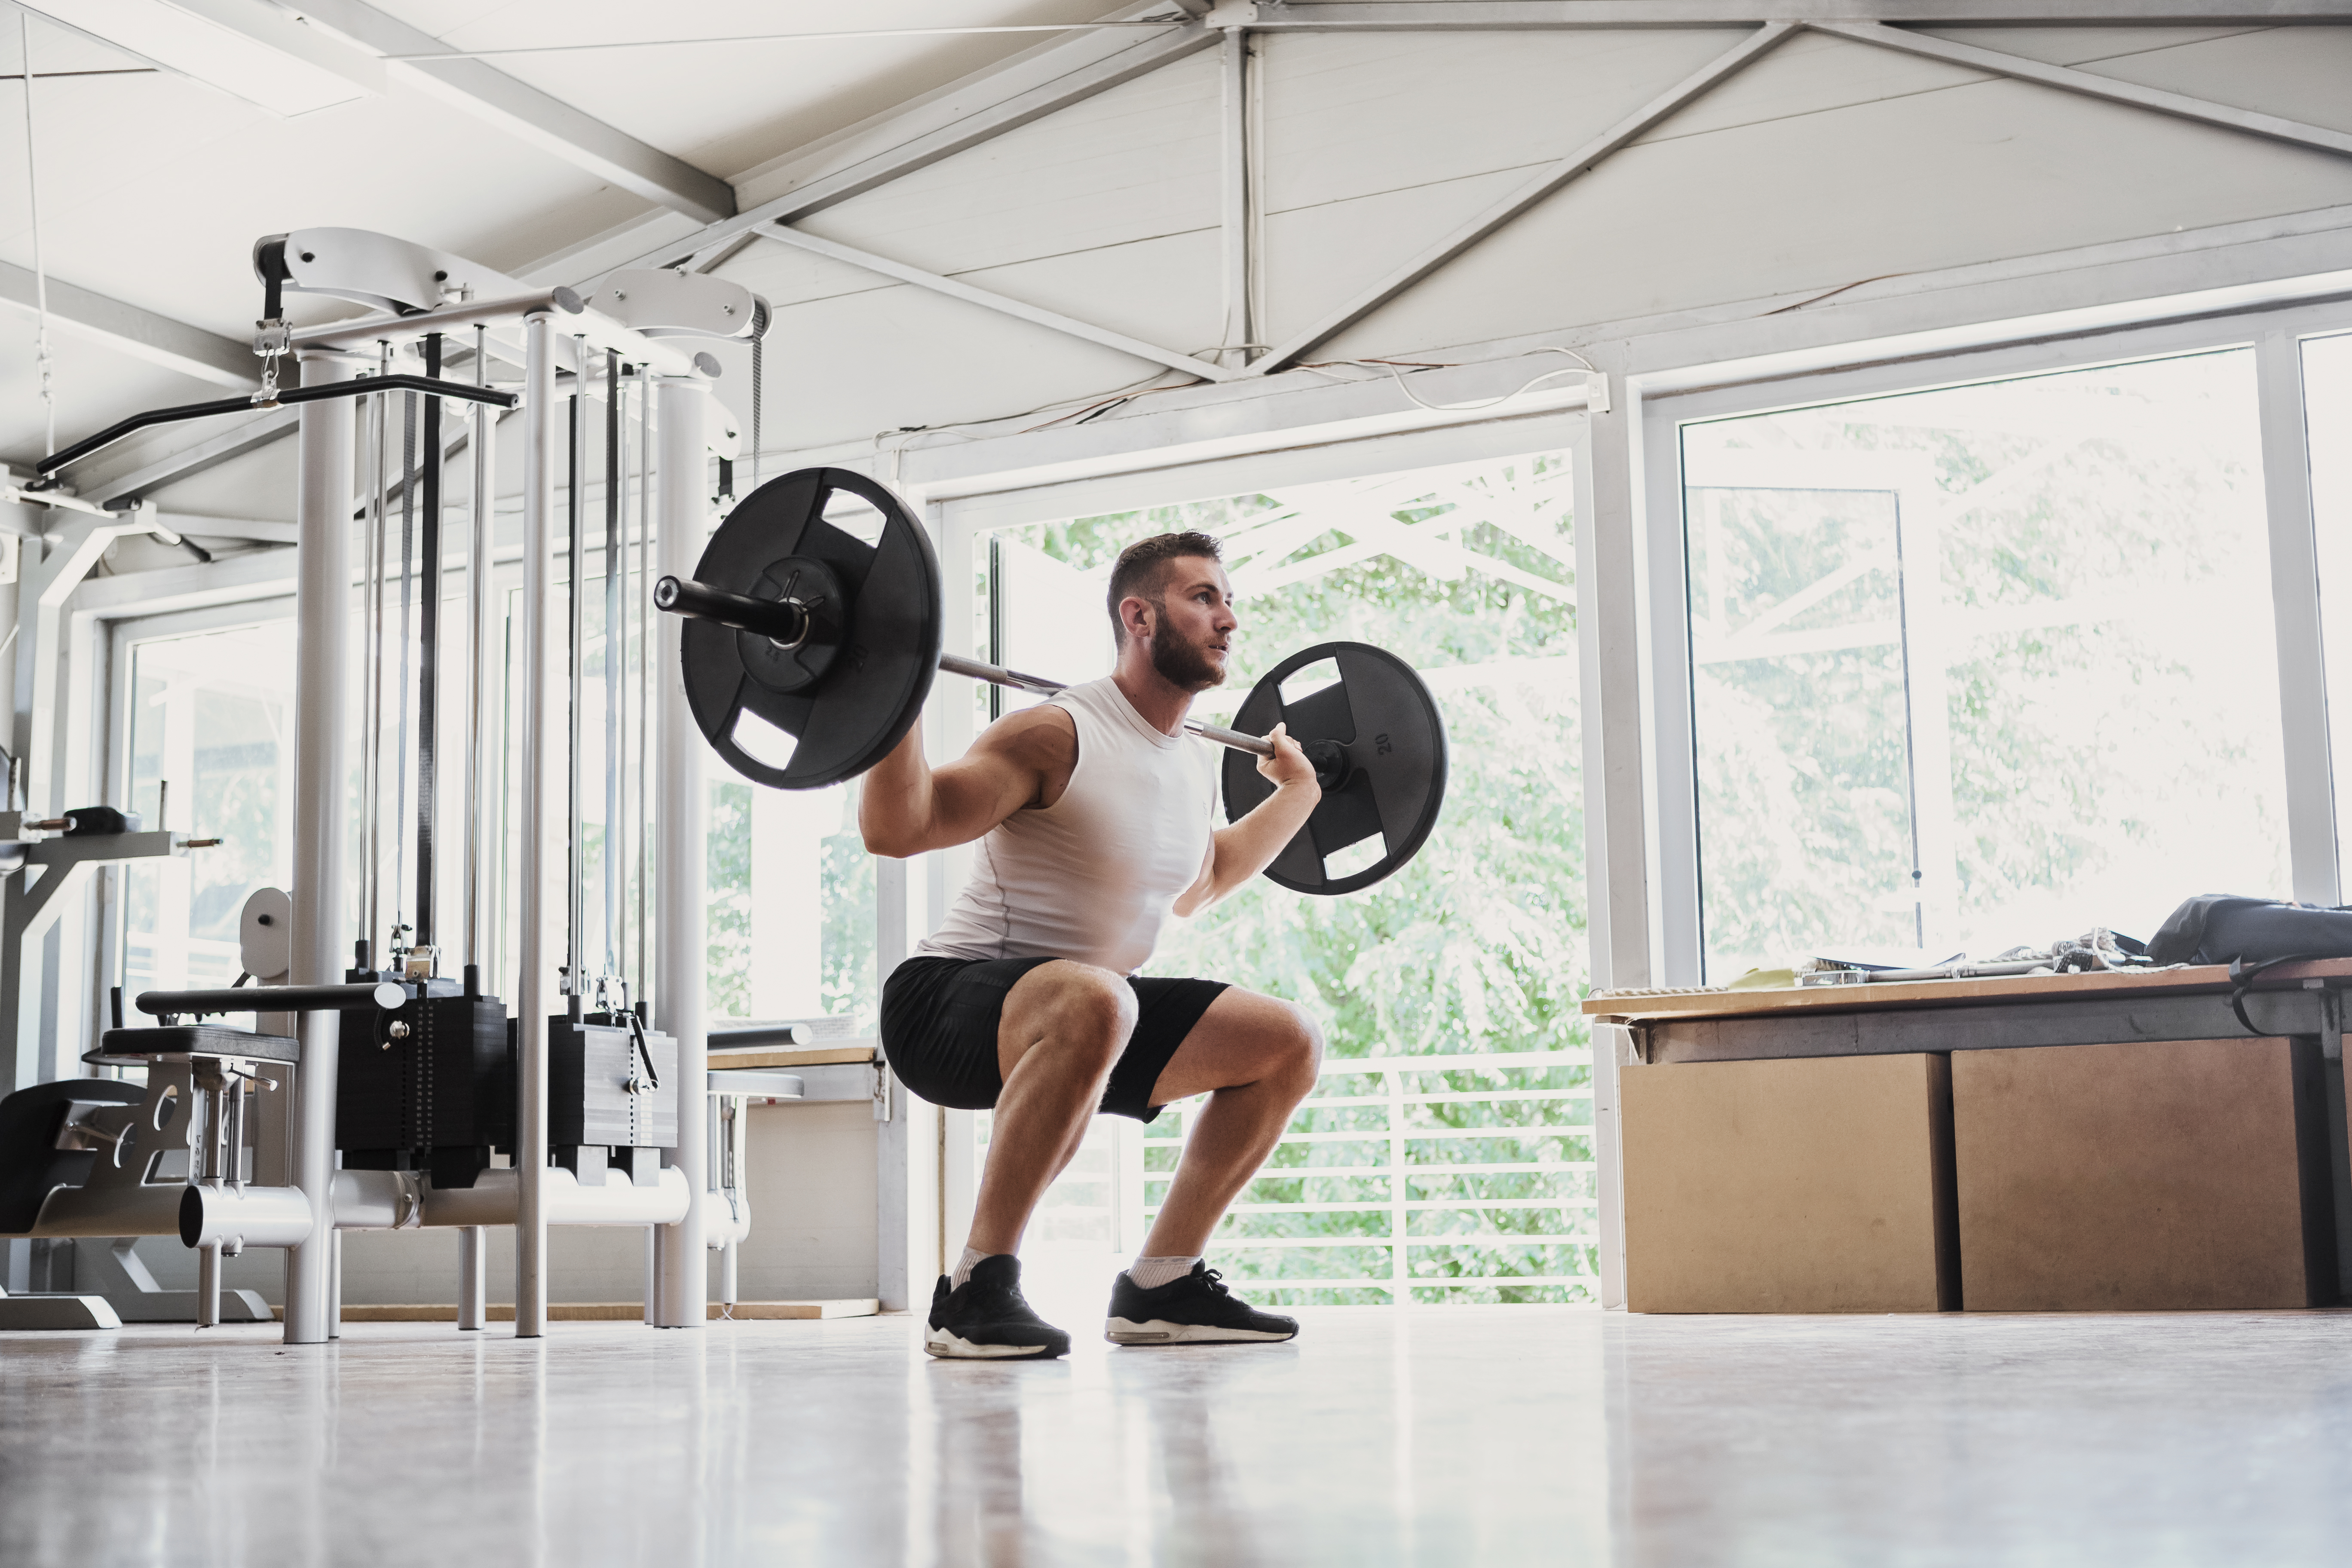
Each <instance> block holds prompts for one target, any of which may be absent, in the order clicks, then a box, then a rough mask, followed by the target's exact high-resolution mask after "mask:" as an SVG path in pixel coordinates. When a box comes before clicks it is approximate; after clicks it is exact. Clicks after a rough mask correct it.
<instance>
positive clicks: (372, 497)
mask: <svg viewBox="0 0 2352 1568" xmlns="http://www.w3.org/2000/svg"><path fill="white" fill-rule="evenodd" d="M376 374H377V375H379V376H386V375H390V374H392V345H391V344H390V343H382V344H379V345H378V347H377V361H376ZM388 401H389V397H388V395H386V394H383V393H377V394H376V395H373V396H372V397H370V398H369V399H368V400H367V405H368V454H367V463H368V534H367V552H368V557H367V566H366V569H365V570H366V582H367V591H366V595H365V599H364V608H363V609H362V616H363V618H364V625H365V628H366V631H367V639H368V645H367V675H366V680H367V689H366V691H365V692H364V693H363V695H362V700H364V701H365V703H366V704H367V723H366V730H365V736H364V738H363V739H362V742H361V744H360V822H361V823H362V826H364V827H365V828H366V830H367V850H366V853H365V856H364V857H363V858H362V862H361V865H360V911H361V914H360V921H361V924H360V940H361V941H362V942H366V943H367V950H366V952H363V953H361V954H358V955H356V956H358V957H359V959H360V961H361V963H362V964H363V965H364V966H365V967H367V968H370V969H381V968H382V967H383V954H382V953H381V952H379V951H378V950H377V948H376V944H375V939H376V933H377V932H378V931H382V930H383V924H382V921H381V917H382V915H383V867H382V860H383V548H384V531H385V528H384V510H385V508H384V497H385V496H386V495H388V494H389V493H390V491H391V481H390V480H389V479H386V478H385V475H384V465H385V463H386V462H388V461H389V460H390V452H389V449H388V446H387V442H386V437H385V429H384V419H385V408H384V405H385V404H386V403H387V402H388Z"/></svg>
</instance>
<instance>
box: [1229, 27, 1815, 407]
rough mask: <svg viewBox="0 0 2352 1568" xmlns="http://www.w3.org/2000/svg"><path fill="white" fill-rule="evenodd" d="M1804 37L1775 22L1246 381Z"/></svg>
mask: <svg viewBox="0 0 2352 1568" xmlns="http://www.w3.org/2000/svg"><path fill="white" fill-rule="evenodd" d="M1797 30H1798V27H1797V24H1795V23H1792V22H1769V23H1767V24H1765V25H1764V26H1762V27H1759V28H1758V29H1757V30H1756V31H1755V32H1753V33H1750V34H1749V35H1748V37H1745V38H1743V39H1741V40H1740V41H1739V42H1738V44H1736V45H1735V46H1733V47H1731V48H1729V49H1727V50H1725V51H1724V52H1723V53H1722V54H1719V55H1717V57H1716V58H1714V59H1712V60H1709V61H1708V62H1707V63H1706V65H1704V66H1702V67H1700V68H1698V69H1697V70H1696V71H1694V72H1692V73H1691V74H1690V75H1689V76H1686V77H1685V78H1684V79H1682V80H1680V81H1678V82H1676V83H1675V85H1674V86H1672V87H1670V88H1668V89H1666V90H1665V91H1664V92H1662V93H1660V94H1659V95H1658V96H1657V97H1655V98H1654V99H1652V100H1650V101H1649V102H1647V103H1645V104H1643V105H1642V107H1641V108H1639V109H1637V110H1634V111H1633V113H1631V114H1629V115H1627V116H1626V117H1625V118H1624V119H1622V120H1620V121H1617V123H1616V124H1614V125H1612V126H1611V127H1609V129H1608V130H1606V131H1603V132H1601V134H1600V135H1598V136H1595V137H1594V138H1592V140H1591V141H1590V142H1586V143H1585V144H1584V145H1583V146H1581V147H1579V148H1578V149H1577V150H1576V151H1575V152H1573V153H1570V154H1569V155H1568V156H1567V157H1565V158H1563V159H1561V160H1560V161H1559V163H1554V164H1552V165H1551V166H1550V167H1549V168H1547V169H1545V170H1544V171H1543V173H1541V174H1538V175H1537V176H1536V177H1535V178H1534V179H1532V180H1530V181H1528V183H1527V184H1524V185H1521V186H1520V187H1519V188H1518V189H1517V190H1516V191H1514V192H1512V193H1511V194H1510V195H1507V196H1505V197H1504V198H1503V199H1502V200H1501V201H1499V202H1496V204H1495V205H1492V206H1490V207H1488V208H1487V209H1486V211H1485V212H1482V213H1480V214H1479V215H1478V216H1476V217H1474V218H1472V219H1471V220H1470V221H1469V222H1468V223H1466V224H1464V225H1463V226H1461V227H1459V228H1457V229H1455V230H1454V232H1453V233H1451V234H1449V235H1447V236H1446V237H1444V238H1443V239H1441V240H1439V241H1438V242H1437V243H1436V244H1434V245H1432V246H1431V247H1428V248H1427V249H1425V250H1423V251H1422V252H1421V253H1420V254H1419V255H1418V256H1415V257H1414V258H1412V260H1410V261H1408V262H1406V263H1405V264H1404V265H1403V266H1402V267H1400V268H1397V269H1396V270H1395V271H1393V272H1391V273H1390V274H1389V275H1388V276H1387V277H1385V278H1383V279H1381V280H1380V281H1379V282H1378V283H1375V284H1373V285H1372V286H1371V287H1370V289H1365V290H1364V291H1363V292H1362V293H1360V294H1359V295H1357V296H1356V297H1355V298H1354V299H1352V300H1349V301H1348V302H1347V303H1346V304H1344V305H1342V306H1340V307H1339V309H1338V310H1333V311H1331V312H1329V313H1328V314H1327V315H1325V316H1323V317H1321V318H1319V319H1318V320H1317V321H1315V323H1314V324H1313V325H1311V326H1309V327H1307V329H1306V330H1305V331H1301V332H1299V333H1297V335H1296V336H1294V337H1292V338H1290V339H1288V340H1287V341H1286V342H1281V343H1278V344H1276V346H1275V347H1274V348H1272V349H1270V350H1268V351H1267V352H1266V353H1265V354H1263V355H1262V356H1260V357H1259V358H1258V359H1257V360H1255V362H1253V363H1251V365H1250V367H1249V369H1248V370H1247V371H1246V372H1245V373H1244V374H1249V375H1266V374H1271V373H1273V372H1275V371H1278V370H1281V369H1283V368H1284V367H1286V366H1287V365H1288V364H1290V363H1292V362H1293V361H1295V360H1297V358H1299V357H1300V356H1301V355H1303V354H1305V353H1307V351H1308V350H1310V349H1312V348H1314V347H1315V345H1316V344H1318V343H1319V342H1323V341H1324V340H1325V339H1327V338H1328V337H1330V336H1331V335H1332V334H1334V333H1336V332H1338V331H1341V330H1342V329H1343V328H1346V327H1349V326H1350V325H1352V324H1354V323H1355V322H1357V321H1360V320H1362V319H1363V318H1364V317H1365V316H1368V315H1370V313H1371V312H1372V311H1374V310H1378V309H1380V307H1381V306H1382V305H1384V304H1386V303H1387V302H1388V301H1389V300H1392V299H1394V298H1396V297H1397V296H1398V295H1399V294H1402V293H1403V292H1404V291H1405V290H1406V289H1410V288H1412V286H1413V285H1414V284H1416V283H1418V282H1420V281H1421V280H1422V279H1424V278H1426V277H1428V276H1429V275H1430V274H1431V273H1433V272H1434V271H1436V270H1437V269H1438V268H1441V267H1443V266H1444V265H1445V264H1446V263H1447V262H1449V261H1451V260H1453V259H1454V258H1455V257H1457V256H1459V255H1461V254H1462V252H1464V251H1465V250H1467V249H1468V248H1470V247H1472V246H1474V245H1475V244H1477V243H1478V242H1479V241H1480V240H1482V239H1484V238H1486V237H1487V236H1488V235H1490V234H1492V233H1494V232H1495V231H1496V229H1498V228H1501V227H1502V226H1504V225H1505V224H1507V223H1509V222H1510V221H1511V220H1512V219H1514V218H1516V217H1517V216H1519V215H1520V214H1521V213H1524V212H1526V211H1527V210H1528V208H1529V207H1532V206H1534V205H1536V204H1537V203H1538V202H1540V201H1543V200H1544V199H1545V198H1547V197H1549V196H1550V195H1553V194H1554V193H1555V192H1557V191H1559V188H1560V187H1561V186H1563V185H1565V184H1568V183H1569V182H1570V181H1571V180H1574V179H1576V178H1577V177H1578V176H1579V175H1580V174H1584V173H1585V172H1586V171H1588V170H1590V169H1591V168H1592V167H1593V166H1594V165H1595V164H1597V163H1600V162H1601V160H1602V159H1604V158H1606V157H1608V156H1609V155H1610V154H1611V153H1614V152H1616V151H1617V150H1618V149H1619V148H1621V147H1622V146H1624V145H1625V144H1626V143H1627V142H1631V141H1633V139H1634V138H1635V137H1637V136H1639V135H1641V134H1642V133H1643V132H1646V131H1648V130H1649V129H1650V128H1651V127H1652V126H1654V125H1656V124H1657V123H1658V122H1659V121H1662V120H1664V119H1665V118H1666V117H1667V116H1668V115H1670V114H1673V113H1674V112H1675V110H1679V109H1681V108H1683V107H1684V106H1685V105H1686V104H1688V103H1690V102H1691V101H1692V100H1695V99H1697V98H1699V97H1701V96H1702V95H1704V94H1706V92H1708V91H1710V90H1711V89H1714V88H1715V87H1716V86H1717V84H1718V83H1720V82H1722V81H1725V80H1727V79H1729V78H1730V77H1732V76H1733V75H1735V74H1737V73H1738V72H1739V71H1740V70H1742V69H1744V68H1747V67H1748V66H1749V65H1751V64H1753V63H1754V62H1755V61H1757V60H1759V59H1760V58H1763V57H1764V55H1765V54H1767V53H1768V52H1769V51H1770V50H1772V49H1774V48H1776V47H1779V46H1780V45H1781V44H1782V43H1785V42H1786V41H1787V40H1788V39H1789V38H1790V37H1791V36H1792V35H1793V34H1795V33H1796V32H1797Z"/></svg>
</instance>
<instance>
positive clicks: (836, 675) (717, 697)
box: [679, 468, 945, 789]
mask: <svg viewBox="0 0 2352 1568" xmlns="http://www.w3.org/2000/svg"><path fill="white" fill-rule="evenodd" d="M836 490H846V491H848V492H849V493H850V494H852V495H855V496H857V497H859V498H861V499H863V500H865V501H866V502H867V503H868V504H869V505H871V506H872V507H874V508H875V510H877V511H879V512H880V513H881V514H882V537H881V540H880V542H878V543H876V544H871V545H869V544H866V542H863V541H862V540H859V539H858V538H856V536H855V535H853V534H850V533H846V532H845V531H842V530H841V529H838V528H835V526H834V525H833V524H831V523H829V522H827V521H824V506H825V501H826V500H827V499H828V498H829V497H831V496H832V495H833V493H834V492H835V491H836ZM792 556H799V557H803V558H804V559H807V560H812V561H816V562H821V563H824V566H825V567H827V568H829V569H830V570H831V572H832V574H833V575H834V577H835V580H836V582H837V583H838V584H839V586H840V591H841V594H842V596H843V599H844V601H845V602H844V604H843V605H842V607H841V617H840V630H839V634H838V635H839V637H840V644H839V647H838V648H837V650H836V651H835V654H834V657H833V658H832V660H831V661H830V663H829V664H827V665H825V666H824V670H823V673H822V674H821V675H819V676H817V677H816V678H815V679H812V680H808V681H807V682H806V683H805V684H804V685H802V686H801V687H800V689H797V690H792V691H781V690H777V689H774V687H772V686H771V685H770V684H768V683H767V682H765V681H762V680H761V679H759V675H758V674H757V673H756V672H755V669H754V668H753V665H754V664H758V665H761V666H763V667H764V665H765V664H766V662H767V661H765V660H761V659H754V660H751V661H747V659H746V658H745V650H744V645H743V642H742V639H743V638H745V637H751V636H753V635H754V634H751V633H744V632H738V631H735V630H734V629H733V628H731V627H728V626H719V625H717V624H716V623H713V622H710V621H698V620H688V621H687V622H685V623H684V625H683V626H681V627H680V628H679V634H680V635H679V642H680V651H681V656H682V662H683V664H684V666H685V668H684V675H685V679H686V700H687V704H688V707H690V708H691V709H692V710H694V721H695V723H696V724H697V725H698V726H699V727H700V728H701V731H702V733H703V737H704V738H705V739H706V740H708V741H709V742H710V745H711V749H712V750H713V751H715V752H718V753H719V755H720V756H721V757H723V758H725V759H726V760H727V765H728V766H729V767H731V768H733V769H734V770H735V771H736V772H737V773H741V774H742V775H743V776H744V777H745V778H747V779H750V780H751V781H752V782H753V783H754V784H767V785H770V786H771V787H772V788H776V789H823V788H824V787H825V786H826V785H828V784H839V783H841V782H842V781H843V780H845V779H851V778H855V777H856V776H857V775H858V774H859V773H864V772H865V771H866V769H868V768H870V767H872V766H873V765H874V764H875V763H878V762H880V761H881V760H882V759H883V757H885V756H886V755H887V754H888V752H889V751H890V749H891V748H892V747H893V746H896V745H897V744H898V742H900V741H901V740H903V739H904V738H905V737H906V733H907V731H908V730H909V729H911V728H912V727H913V726H914V722H915V716H916V715H917V714H919V713H920V712H921V711H922V708H923V700H924V699H925V698H927V697H929V695H930V690H931V679H932V677H934V676H935V675H937V674H938V673H939V666H940V635H941V630H942V627H943V625H944V620H945V617H944V615H943V611H942V606H941V598H940V563H939V558H938V557H937V556H936V555H934V554H933V553H932V552H931V541H930V537H929V535H928V534H926V533H925V532H924V531H923V526H922V524H921V523H920V522H919V521H917V520H916V517H915V514H914V513H913V512H912V511H910V510H908V507H907V503H906V502H904V501H902V500H899V499H898V497H897V496H896V495H893V494H892V493H891V492H890V491H889V489H887V488H885V487H884V486H882V485H879V484H877V483H876V482H875V481H874V480H872V479H867V478H866V476H865V475H863V474H859V473H853V472H852V471H850V470H849V469H847V468H800V469H797V470H795V471H793V472H792V473H789V474H783V475H780V476H779V477H777V478H775V479H771V480H769V481H768V482H767V483H766V484H764V485H761V487H760V488H759V489H756V490H753V491H752V492H751V494H750V495H748V496H745V497H744V498H743V500H741V501H740V503H738V504H737V506H736V508H735V510H733V511H731V512H730V513H728V514H727V520H726V521H724V522H722V523H720V524H719V529H718V531H717V532H715V533H713V534H712V535H711V536H710V543H709V546H708V547H707V548H705V549H704V551H703V552H702V559H701V561H700V562H699V563H697V564H696V566H695V569H694V574H695V577H696V579H697V580H698V581H700V582H703V583H708V584H710V585H711V586H713V587H716V588H724V589H727V590H728V591H729V592H730V593H736V594H745V595H752V596H755V597H759V598H772V597H774V596H775V595H776V592H777V579H776V578H775V577H772V576H771V575H770V568H772V566H774V565H775V564H776V563H780V562H782V561H784V560H785V559H786V558H787V557H792ZM746 711H749V712H751V713H753V714H756V715H757V716H759V717H760V718H761V719H762V720H765V721H767V722H768V723H770V724H772V725H774V726H775V727H776V728H777V729H779V730H782V731H784V732H786V733H787V734H790V735H792V736H793V737H794V739H795V740H796V741H797V742H799V743H798V745H797V746H796V747H795V749H794V750H793V756H792V760H791V761H790V762H789V763H786V764H785V765H784V766H782V767H781V768H779V767H774V766H772V765H770V764H769V763H762V762H761V761H759V760H758V759H756V758H754V757H752V756H750V755H749V754H747V753H746V752H744V751H743V749H742V747H740V745H738V744H737V743H736V742H735V721H736V720H737V718H738V717H739V716H740V715H741V714H742V713H744V712H746Z"/></svg>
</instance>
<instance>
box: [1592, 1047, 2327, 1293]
mask: <svg viewBox="0 0 2352 1568" xmlns="http://www.w3.org/2000/svg"><path fill="white" fill-rule="evenodd" d="M1629 1076H1630V1075H1629ZM2325 1088H2326V1077H2325V1074H2324V1072H2323V1070H2322V1065H2321V1060H2320V1056H2319V1048H2318V1044H2317V1042H2316V1041H2302V1042H2297V1041H2294V1040H2286V1039H2236V1040H2161V1041H2141V1042H2134V1043H2131V1044H2126V1045H2108V1046H2058V1047H2043V1048H2038V1049H2021V1050H1976V1051H1955V1052H1954V1053H1952V1121H1953V1133H1954V1159H1955V1166H1956V1172H1957V1175H1958V1188H1959V1219H1960V1258H1961V1270H1962V1286H1963V1292H1962V1293H1963V1297H1964V1300H1965V1301H1966V1303H1967V1305H1968V1307H1969V1310H1972V1311H2008V1312H2017V1311H2053V1312H2063V1311H2084V1312H2088V1311H2160V1310H2177V1309H2190V1308H2239V1309H2246V1308H2276V1307H2305V1306H2320V1305H2325V1304H2326V1303H2328V1302H2331V1301H2333V1300H2335V1298H2336V1230H2335V1218H2334V1190H2333V1184H2332V1180H2331V1178H2330V1176H2329V1173H2328V1168H2327V1153H2326V1151H2327V1122H2326V1102H2325V1100H2324V1098H2323V1096H2324V1093H2325Z"/></svg>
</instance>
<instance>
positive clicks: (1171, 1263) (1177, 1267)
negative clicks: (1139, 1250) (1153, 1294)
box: [1127, 1258, 1201, 1290]
mask: <svg viewBox="0 0 2352 1568" xmlns="http://www.w3.org/2000/svg"><path fill="white" fill-rule="evenodd" d="M1200 1261H1201V1260H1200V1259H1199V1258H1137V1259H1136V1260H1135V1266H1134V1267H1133V1268H1129V1270H1128V1271H1127V1277H1128V1278H1129V1279H1132V1280H1134V1281H1135V1283H1136V1287H1137V1289H1143V1290H1157V1289H1160V1287H1161V1286H1162V1285H1165V1284H1167V1283H1168V1281H1170V1280H1171V1279H1182V1278H1184V1276H1186V1275H1187V1274H1190V1273H1191V1272H1192V1265H1194V1264H1195V1263H1198V1262H1200Z"/></svg>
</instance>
